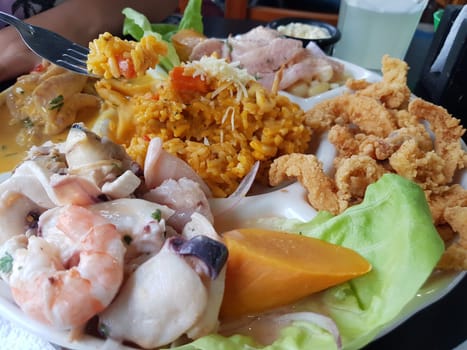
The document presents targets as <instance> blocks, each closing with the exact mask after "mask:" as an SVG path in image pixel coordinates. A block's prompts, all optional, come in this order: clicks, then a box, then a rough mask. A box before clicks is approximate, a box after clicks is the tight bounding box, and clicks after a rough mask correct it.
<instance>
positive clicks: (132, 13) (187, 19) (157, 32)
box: [122, 0, 204, 75]
mask: <svg viewBox="0 0 467 350" xmlns="http://www.w3.org/2000/svg"><path fill="white" fill-rule="evenodd" d="M202 3H203V2H202V0H190V1H189V2H188V4H187V6H186V8H185V11H184V12H183V16H182V19H181V20H180V23H179V24H178V25H174V24H170V23H150V22H149V20H148V19H147V17H146V16H145V15H143V14H142V13H140V12H138V11H136V10H133V9H132V8H128V7H127V8H124V9H123V11H122V13H123V15H124V16H125V19H124V22H123V34H124V35H129V36H131V37H133V38H134V39H135V40H141V38H142V37H143V36H146V35H153V36H155V37H156V38H157V39H158V40H164V41H165V42H166V44H167V50H168V53H167V55H166V56H163V57H161V58H160V61H159V67H161V68H163V70H164V71H165V73H168V72H169V71H170V70H172V68H173V67H175V66H178V65H180V58H179V57H178V55H177V51H176V50H175V47H174V46H173V44H172V41H171V38H172V35H174V34H175V33H176V32H178V31H179V30H181V29H192V30H195V31H197V32H199V33H203V30H204V28H203V17H202V14H201V7H202ZM159 73H160V70H159ZM161 75H163V74H161Z"/></svg>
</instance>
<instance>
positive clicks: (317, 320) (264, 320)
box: [219, 310, 342, 349]
mask: <svg viewBox="0 0 467 350" xmlns="http://www.w3.org/2000/svg"><path fill="white" fill-rule="evenodd" d="M284 312H285V313H284ZM296 321H303V322H308V323H312V324H314V325H316V326H318V327H319V328H321V329H323V330H325V331H327V332H329V333H330V334H331V335H332V337H333V338H334V341H335V343H336V345H337V348H338V349H342V341H341V336H340V333H339V330H338V328H337V325H336V324H335V322H334V321H333V320H332V319H331V318H329V317H327V316H324V315H321V314H318V313H314V312H311V311H302V312H287V311H285V310H281V311H277V312H273V313H269V314H264V315H258V316H254V317H253V316H246V317H243V318H240V319H238V320H234V321H230V322H227V323H224V324H222V325H221V327H220V329H219V333H220V334H222V335H224V336H232V335H235V334H242V335H246V336H250V337H252V338H253V339H254V340H255V341H257V342H259V343H261V344H262V345H265V346H266V345H270V344H272V343H274V341H276V339H277V337H278V335H279V333H280V331H281V329H283V328H285V327H288V326H290V325H292V323H293V322H296Z"/></svg>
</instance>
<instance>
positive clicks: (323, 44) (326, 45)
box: [267, 17, 341, 55]
mask: <svg viewBox="0 0 467 350" xmlns="http://www.w3.org/2000/svg"><path fill="white" fill-rule="evenodd" d="M290 23H303V24H309V25H312V26H318V27H322V28H325V29H327V31H328V32H329V34H330V35H331V36H330V37H329V38H326V39H305V38H298V37H293V36H288V35H285V37H287V38H291V39H296V40H300V41H302V43H303V47H306V46H307V45H308V43H309V42H310V41H313V42H315V43H316V44H317V45H318V46H319V47H320V48H321V50H323V51H324V53H326V54H327V55H331V54H332V51H333V48H334V44H335V43H337V42H338V41H339V40H340V38H341V32H340V31H339V29H337V27H335V26H333V25H331V24H329V23H326V22H322V21H318V20H314V19H306V18H294V17H287V18H279V19H276V20H274V21H272V22H269V23H268V24H267V26H268V27H269V28H272V29H276V30H277V28H278V27H279V26H284V25H287V24H290Z"/></svg>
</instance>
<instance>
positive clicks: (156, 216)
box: [151, 209, 162, 221]
mask: <svg viewBox="0 0 467 350" xmlns="http://www.w3.org/2000/svg"><path fill="white" fill-rule="evenodd" d="M151 217H152V218H153V219H154V220H157V221H161V219H162V212H161V210H160V209H156V210H155V211H154V212H153V213H152V214H151Z"/></svg>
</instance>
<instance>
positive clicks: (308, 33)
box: [277, 22, 331, 39]
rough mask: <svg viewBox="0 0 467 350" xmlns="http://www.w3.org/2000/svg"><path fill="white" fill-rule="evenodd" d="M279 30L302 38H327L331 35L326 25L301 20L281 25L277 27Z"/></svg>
mask: <svg viewBox="0 0 467 350" xmlns="http://www.w3.org/2000/svg"><path fill="white" fill-rule="evenodd" d="M277 31H278V32H279V33H282V34H284V35H288V36H292V37H294V38H301V39H326V38H330V37H331V34H330V33H329V31H328V30H327V29H326V28H324V27H320V26H315V25H311V24H305V23H299V22H292V23H289V24H286V25H283V26H279V27H277Z"/></svg>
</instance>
